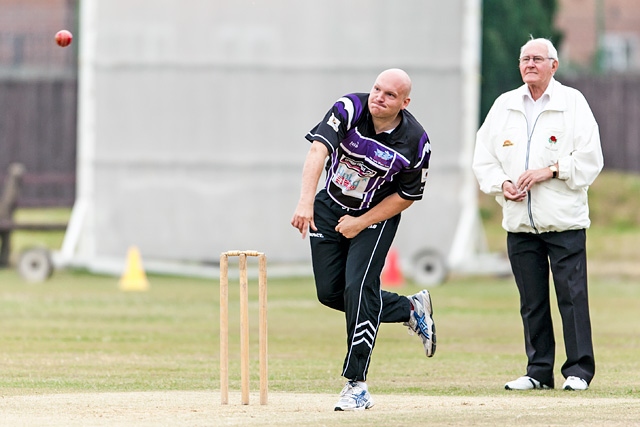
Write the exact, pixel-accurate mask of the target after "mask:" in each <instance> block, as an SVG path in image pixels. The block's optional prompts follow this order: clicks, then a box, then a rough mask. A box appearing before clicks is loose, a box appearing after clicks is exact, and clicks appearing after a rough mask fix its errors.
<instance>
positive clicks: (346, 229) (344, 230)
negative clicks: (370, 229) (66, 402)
mask: <svg viewBox="0 0 640 427" xmlns="http://www.w3.org/2000/svg"><path fill="white" fill-rule="evenodd" d="M366 227H367V226H366V224H363V223H362V221H360V219H359V218H357V217H355V216H351V215H345V216H343V217H342V218H340V219H339V220H338V225H336V231H337V232H338V233H340V234H342V235H343V236H344V237H346V238H347V239H353V238H354V237H356V236H357V235H358V234H359V233H360V232H361V231H362V230H364V229H365V228H366Z"/></svg>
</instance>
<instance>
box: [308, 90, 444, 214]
mask: <svg viewBox="0 0 640 427" xmlns="http://www.w3.org/2000/svg"><path fill="white" fill-rule="evenodd" d="M368 98H369V94H366V93H353V94H349V95H345V96H344V97H342V98H340V99H338V100H337V101H336V103H335V104H334V105H333V107H332V108H331V109H330V110H329V111H328V112H327V114H326V116H325V117H324V119H323V120H322V121H321V122H320V123H318V125H316V126H315V127H314V128H313V129H311V130H310V131H309V133H307V135H306V138H307V140H309V141H311V142H313V141H320V142H322V143H323V144H324V145H325V146H326V147H327V149H328V150H329V156H330V157H329V161H328V162H327V177H326V181H325V188H326V190H327V192H328V193H329V195H330V196H331V198H332V199H333V200H335V201H336V202H337V203H339V204H340V205H342V206H343V207H345V208H349V209H354V210H362V209H368V208H371V207H373V206H375V205H377V204H378V203H380V202H381V201H382V200H383V199H384V198H386V197H387V196H389V195H390V194H393V193H398V194H399V195H400V197H402V198H403V199H406V200H420V199H421V198H422V194H423V191H424V185H425V182H426V179H427V174H428V172H429V159H430V157H431V143H430V142H429V137H428V136H427V133H426V132H425V130H424V129H423V127H422V126H421V125H420V123H418V121H417V120H416V119H415V117H413V115H412V114H411V113H409V112H408V111H407V110H402V111H401V112H400V114H401V116H402V120H401V121H400V124H399V125H398V126H397V127H396V128H395V129H394V130H393V131H392V132H390V133H387V132H383V133H380V134H376V132H375V128H374V126H373V121H372V118H371V113H370V112H369V107H368V103H367V100H368Z"/></svg>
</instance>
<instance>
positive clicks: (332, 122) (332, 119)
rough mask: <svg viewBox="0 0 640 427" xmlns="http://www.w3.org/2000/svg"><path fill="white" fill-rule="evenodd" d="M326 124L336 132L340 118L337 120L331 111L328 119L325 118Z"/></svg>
mask: <svg viewBox="0 0 640 427" xmlns="http://www.w3.org/2000/svg"><path fill="white" fill-rule="evenodd" d="M327 124H328V125H329V126H331V128H332V129H333V130H334V131H335V132H338V130H339V129H340V120H338V118H337V117H336V116H335V114H333V113H331V117H329V120H327Z"/></svg>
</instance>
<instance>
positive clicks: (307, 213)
mask: <svg viewBox="0 0 640 427" xmlns="http://www.w3.org/2000/svg"><path fill="white" fill-rule="evenodd" d="M291 225H293V226H294V227H295V228H297V229H298V231H300V234H302V238H303V239H304V238H305V237H306V235H307V231H308V230H309V227H311V229H312V230H313V231H318V229H317V228H316V224H315V223H314V222H313V203H312V204H311V206H307V205H303V204H300V203H299V204H298V207H296V211H295V212H294V213H293V218H292V219H291Z"/></svg>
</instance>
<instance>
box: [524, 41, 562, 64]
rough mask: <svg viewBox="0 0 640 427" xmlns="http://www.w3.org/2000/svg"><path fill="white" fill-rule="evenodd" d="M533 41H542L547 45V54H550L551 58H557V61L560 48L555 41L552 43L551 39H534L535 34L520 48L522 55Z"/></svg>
mask: <svg viewBox="0 0 640 427" xmlns="http://www.w3.org/2000/svg"><path fill="white" fill-rule="evenodd" d="M533 43H542V44H544V45H545V46H547V54H548V55H549V58H552V59H555V60H556V61H557V60H558V50H557V49H556V47H555V46H554V45H553V43H551V40H549V39H545V38H537V39H534V38H533V36H531V39H530V40H529V41H528V42H526V43H525V44H524V45H523V46H522V47H521V48H520V56H522V52H524V50H525V48H526V47H527V46H529V45H530V44H533Z"/></svg>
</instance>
